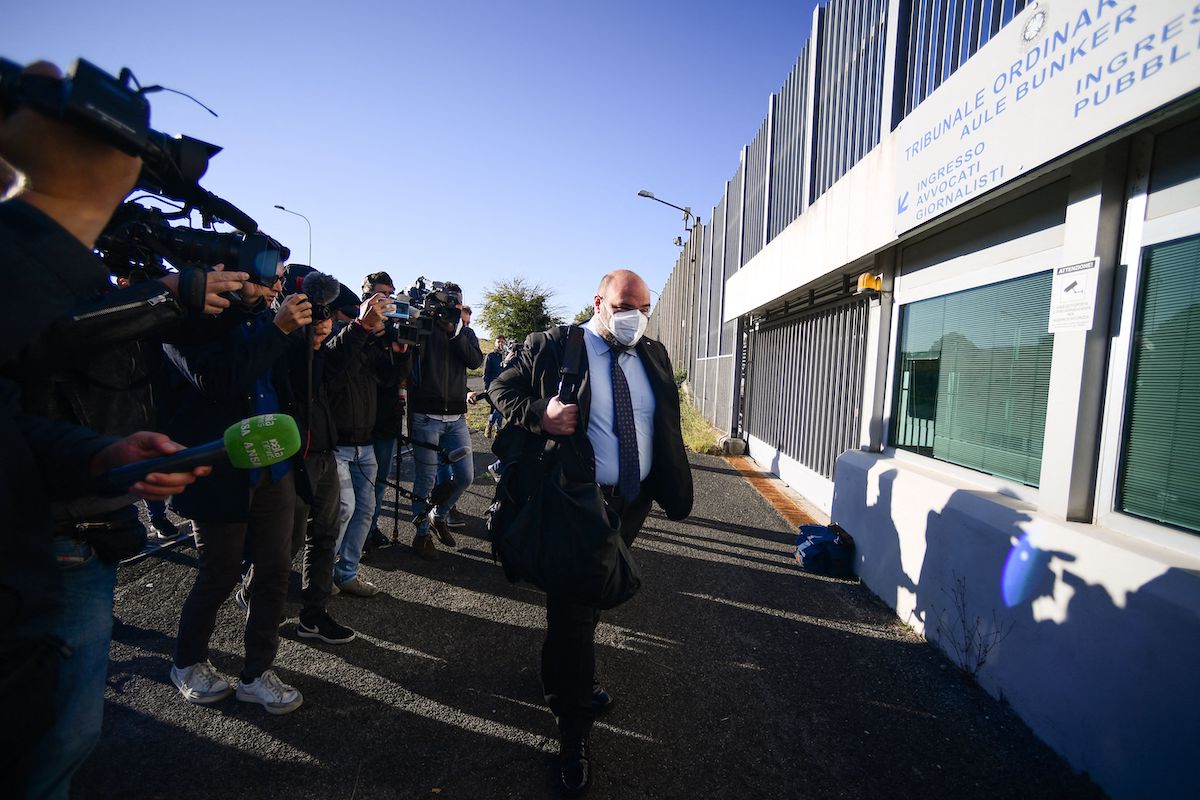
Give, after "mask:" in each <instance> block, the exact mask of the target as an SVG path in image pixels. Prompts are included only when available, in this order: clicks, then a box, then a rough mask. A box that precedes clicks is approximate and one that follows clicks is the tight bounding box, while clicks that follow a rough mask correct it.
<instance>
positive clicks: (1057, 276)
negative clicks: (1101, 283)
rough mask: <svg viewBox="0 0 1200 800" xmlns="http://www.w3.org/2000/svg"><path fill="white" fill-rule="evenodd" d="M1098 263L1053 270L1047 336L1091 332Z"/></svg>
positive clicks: (1086, 263) (1094, 312) (1090, 262)
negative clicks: (1072, 332)
mask: <svg viewBox="0 0 1200 800" xmlns="http://www.w3.org/2000/svg"><path fill="white" fill-rule="evenodd" d="M1099 265H1100V260H1099V259H1096V258H1093V259H1092V260H1091V261H1085V262H1083V263H1082V264H1071V265H1070V266H1066V267H1056V268H1055V270H1054V282H1053V285H1052V286H1051V287H1050V292H1051V294H1050V325H1049V330H1050V333H1066V332H1067V331H1090V330H1091V329H1092V320H1093V318H1094V317H1095V315H1096V276H1097V275H1098V274H1099V272H1100V269H1099Z"/></svg>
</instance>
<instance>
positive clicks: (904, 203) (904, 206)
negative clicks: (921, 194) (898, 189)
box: [896, 192, 908, 214]
mask: <svg viewBox="0 0 1200 800" xmlns="http://www.w3.org/2000/svg"><path fill="white" fill-rule="evenodd" d="M905 211H908V192H905V193H904V194H902V195H901V196H900V198H899V199H898V200H896V213H897V214H903V213H904V212H905Z"/></svg>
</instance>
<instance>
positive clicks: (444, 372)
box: [408, 284, 483, 561]
mask: <svg viewBox="0 0 1200 800" xmlns="http://www.w3.org/2000/svg"><path fill="white" fill-rule="evenodd" d="M439 295H444V297H445V299H442V298H439ZM425 307H426V310H427V311H428V312H431V313H432V315H433V317H434V320H433V325H432V328H431V330H430V332H429V335H428V336H427V337H425V339H424V341H423V342H422V344H421V346H420V347H419V348H418V350H417V359H416V365H415V366H414V368H413V371H412V375H411V376H410V378H409V382H408V383H409V386H408V404H409V409H410V413H411V428H410V432H409V435H410V436H411V437H412V439H413V441H417V442H426V443H428V444H436V445H439V446H440V447H442V448H444V449H445V450H457V449H459V448H467V449H468V450H469V449H470V447H471V433H470V431H469V430H468V429H467V419H466V411H467V400H466V397H467V370H468V369H476V368H478V367H479V365H480V364H482V363H483V351H482V350H480V348H479V339H478V338H477V337H476V336H475V331H473V330H471V328H470V327H468V326H466V325H464V324H463V319H462V314H461V311H460V309H461V307H462V290H461V289H459V287H458V286H456V285H454V284H447V285H446V287H445V291H444V292H435V293H433V294H431V295H430V296H429V297H428V298H427V299H426V300H425ZM438 458H439V456H438V454H437V453H436V452H434V451H433V450H430V449H428V448H424V447H414V448H413V459H414V461H415V462H416V474H415V476H414V478H413V493H414V494H416V495H417V496H418V497H428V496H429V493H430V491H431V490H432V489H433V485H434V481H435V479H436V477H437V470H438ZM451 470H452V472H453V480H454V489H453V490H452V491H451V492H450V493H449V496H448V497H446V499H445V500H443V501H442V503H441V504H440V505H438V506H437V507H436V508H434V509H430V508H428V506H427V504H426V503H425V502H423V501H421V500H417V501H414V503H413V512H414V514H416V515H419V519H418V521H417V531H416V535H415V536H414V537H413V549H414V550H415V551H416V552H417V555H419V556H420V557H421V558H424V559H425V560H427V561H432V560H434V559H436V558H437V548H436V547H435V546H434V544H433V537H432V536H431V534H430V528H431V526H432V529H433V530H434V531H436V532H437V535H438V539H440V540H441V542H442V544H444V545H446V546H447V547H454V546H455V541H454V537H453V535H451V533H450V527H449V525H448V523H447V517H448V516H449V512H450V509H451V508H452V507H453V506H454V504H455V503H457V502H458V498H459V497H460V496H462V493H463V492H465V491H466V489H467V487H468V486H470V485H471V482H472V481H473V480H474V479H475V469H474V461H473V459H472V458H471V456H470V455H468V456H467V457H466V458H462V459H459V460H458V461H456V462H454V463H453V464H452V465H451ZM431 512H432V514H431ZM431 516H432V519H431Z"/></svg>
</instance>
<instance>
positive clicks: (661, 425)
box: [488, 325, 692, 519]
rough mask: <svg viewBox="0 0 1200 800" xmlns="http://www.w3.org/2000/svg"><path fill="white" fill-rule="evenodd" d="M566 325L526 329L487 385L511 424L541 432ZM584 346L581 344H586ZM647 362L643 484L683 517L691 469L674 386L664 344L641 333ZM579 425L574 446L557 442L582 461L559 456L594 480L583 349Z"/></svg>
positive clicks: (579, 475) (688, 505)
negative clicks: (521, 343) (650, 416)
mask: <svg viewBox="0 0 1200 800" xmlns="http://www.w3.org/2000/svg"><path fill="white" fill-rule="evenodd" d="M567 330H568V326H566V325H560V326H558V327H556V328H551V329H550V330H548V331H546V332H544V333H531V334H530V335H529V338H527V339H526V340H525V347H524V348H522V350H521V353H520V355H518V356H517V358H516V359H514V360H513V361H512V362H511V363H510V364H509V365H508V368H507V369H506V370H504V372H502V373H500V376H499V377H498V378H496V379H495V380H494V381H492V384H491V388H490V389H489V390H488V393H489V395H490V396H491V398H492V402H494V403H495V404H496V407H497V408H499V409H500V413H501V414H503V415H504V417H505V418H506V419H508V421H509V424H510V425H516V426H518V427H520V428H523V429H525V430H527V431H529V432H530V433H533V434H535V435H538V436H545V435H546V434H545V432H544V431H543V430H542V426H541V421H542V415H543V414H544V413H545V411H546V406H547V405H549V403H550V399H551V398H552V397H554V396H555V395H556V394H557V393H558V383H559V379H560V375H559V371H560V370H561V369H562V362H563V354H564V352H565V346H566V335H567ZM585 348H586V345H585ZM634 349H635V350H636V351H637V354H638V356H639V357H640V358H641V361H642V364H643V365H644V366H645V368H646V375H647V377H648V378H649V380H650V387H651V389H652V390H653V391H654V463H653V465H652V466H651V468H650V474H649V475H648V476H647V477H646V480H645V487H646V488H647V490H648V491H649V493H650V497H651V499H652V500H654V501H655V502H657V503H658V504H659V506H661V507H662V509H663V511H665V512H666V514H667V516H668V517H670V518H671V519H683V518H684V517H686V516H687V515H688V514H690V513H691V511H692V470H691V467H690V466H689V465H688V459H687V452H686V450H685V448H684V446H683V433H682V430H681V425H680V418H679V390H678V389H677V388H676V386H675V377H674V375H675V373H674V371H673V370H672V369H671V359H670V357H669V356H668V355H667V349H666V348H665V347H663V346H662V345H661V344H659V343H658V342H656V341H654V340H653V339H647V338H645V337H642V339H641V340H639V341H638V343H637V346H636V347H635V348H634ZM578 395H579V426H578V427H577V428H576V430H575V433H574V434H573V435H572V436H571V437H570V439H571V443H572V444H573V445H574V447H573V448H561V449H560V452H562V451H567V450H570V451H573V452H575V453H579V454H581V457H582V458H581V463H579V462H568V461H564V471H567V470H569V471H570V472H571V473H573V474H572V477H574V478H575V479H577V480H585V481H595V479H596V456H595V454H594V453H593V451H592V445H591V442H590V441H589V440H588V436H587V423H588V409H589V408H590V406H591V388H590V385H589V381H588V360H587V353H586V351H585V352H584V354H583V356H582V359H581V364H580V383H579V390H578Z"/></svg>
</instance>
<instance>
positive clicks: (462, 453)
mask: <svg viewBox="0 0 1200 800" xmlns="http://www.w3.org/2000/svg"><path fill="white" fill-rule="evenodd" d="M406 444H410V445H413V446H414V447H423V448H425V449H426V450H433V451H434V452H435V453H437V454H438V455H439V456H441V457H442V458H444V459H445V460H446V462H447V463H450V464H453V463H455V462H456V461H461V460H462V459H464V458H466V457H467V456H468V455H470V454H471V448H469V447H460V448H458V449H457V450H447V449H446V448H444V447H442V446H441V445H438V444H432V443H430V442H419V441H416V440H415V439H413V438H412V437H409V436H403V435H401V436H397V437H396V456H395V469H396V481H395V482H394V483H393V482H392V481H390V480H387V478H386V477H384V478H381V479H380V480H383V482H384V484H385V485H387V486H388V487H389V488H391V489H394V490H395V492H396V494H397V495H399V496H400V497H404V498H407V499H408V500H409V502H410V508H412V509H413V515H412V519H410V520H409V521H410V522H412V523H413V524H414V525H416V524H417V520H419V519H420V518H421V516H422V514H420V513H418V512H417V511H416V503H415V502H414V501H416V500H420V501H422V502H423V503H424V504H425V506H426V507H427V508H433V507H434V506H437V505H438V504H440V503H442V502H444V501H445V500H446V498H448V497H449V496H450V495H451V494H453V493H454V488H455V486H454V481H453V480H449V481H446V482H445V483H442V484H439V485H437V486H434V487H433V491H432V492H430V493H429V496H428V497H422V496H421V495H418V494H416V493H414V492H412V491H410V490H408V489H405V488H404V487H403V486H401V485H400V464H401V462H402V457H401V450H402V449H403V447H402V446H403V445H406ZM399 541H400V503H399V502H397V503H396V504H395V505H394V506H392V537H391V543H392V544H398V543H399Z"/></svg>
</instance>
